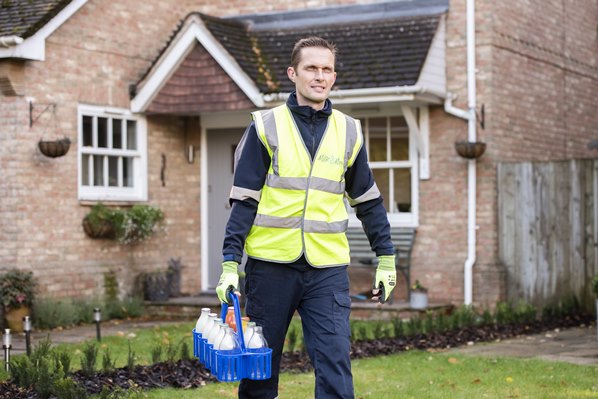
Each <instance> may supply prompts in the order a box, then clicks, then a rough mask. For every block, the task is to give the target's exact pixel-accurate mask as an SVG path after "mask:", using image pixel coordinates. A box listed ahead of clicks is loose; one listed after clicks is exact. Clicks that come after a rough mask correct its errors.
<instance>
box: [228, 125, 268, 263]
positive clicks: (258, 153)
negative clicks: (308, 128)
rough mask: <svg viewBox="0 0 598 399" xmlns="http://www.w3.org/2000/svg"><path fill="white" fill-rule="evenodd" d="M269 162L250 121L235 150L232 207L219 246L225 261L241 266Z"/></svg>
mask: <svg viewBox="0 0 598 399" xmlns="http://www.w3.org/2000/svg"><path fill="white" fill-rule="evenodd" d="M270 161H271V160H270V156H269V154H268V151H267V150H266V147H264V145H263V144H262V142H261V141H260V139H259V137H258V134H257V131H256V129H255V125H254V123H253V122H251V124H250V125H249V126H248V127H247V129H246V130H245V134H244V135H243V137H242V138H241V141H240V142H239V145H238V146H237V149H236V150H235V162H234V174H233V187H232V189H231V192H230V197H229V202H230V204H231V206H232V207H231V213H230V217H229V219H228V223H227V224H226V230H225V233H224V243H223V245H222V255H223V259H224V260H225V261H228V260H234V261H236V262H238V263H241V260H242V259H243V247H244V246H245V239H246V238H247V235H248V234H249V230H250V229H251V226H252V225H253V221H254V219H255V215H256V213H257V207H258V204H259V201H260V198H261V193H262V187H263V186H264V182H265V181H266V174H267V173H268V168H269V167H270Z"/></svg>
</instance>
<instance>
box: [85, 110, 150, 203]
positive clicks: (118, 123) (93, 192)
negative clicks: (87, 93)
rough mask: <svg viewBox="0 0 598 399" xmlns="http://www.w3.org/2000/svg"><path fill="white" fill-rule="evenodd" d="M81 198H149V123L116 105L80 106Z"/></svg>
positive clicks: (126, 199) (125, 199)
mask: <svg viewBox="0 0 598 399" xmlns="http://www.w3.org/2000/svg"><path fill="white" fill-rule="evenodd" d="M78 118H79V140H78V143H79V145H78V149H79V199H82V200H104V201H111V200H112V201H145V200H146V199H147V155H146V153H147V151H146V125H145V120H144V119H143V118H141V117H138V116H134V115H132V114H131V113H130V112H129V111H127V110H123V109H115V108H105V107H93V106H83V105H82V106H79V116H78Z"/></svg>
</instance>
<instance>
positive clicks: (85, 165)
mask: <svg viewBox="0 0 598 399" xmlns="http://www.w3.org/2000/svg"><path fill="white" fill-rule="evenodd" d="M81 182H82V184H83V185H84V186H89V155H87V154H83V155H82V156H81Z"/></svg>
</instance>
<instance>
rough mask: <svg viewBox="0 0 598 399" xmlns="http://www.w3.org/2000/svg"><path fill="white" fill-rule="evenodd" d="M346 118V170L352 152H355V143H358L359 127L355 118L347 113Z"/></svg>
mask: <svg viewBox="0 0 598 399" xmlns="http://www.w3.org/2000/svg"><path fill="white" fill-rule="evenodd" d="M345 119H346V125H347V133H346V137H345V140H346V141H345V143H346V147H345V170H347V167H348V166H349V159H351V154H353V147H355V143H357V127H356V126H355V119H353V118H351V117H350V116H347V115H345Z"/></svg>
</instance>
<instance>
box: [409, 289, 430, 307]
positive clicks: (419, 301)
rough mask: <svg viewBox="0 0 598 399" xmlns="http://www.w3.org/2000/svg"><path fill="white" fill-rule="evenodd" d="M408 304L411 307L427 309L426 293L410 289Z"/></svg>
mask: <svg viewBox="0 0 598 399" xmlns="http://www.w3.org/2000/svg"><path fill="white" fill-rule="evenodd" d="M409 306H411V309H418V310H424V309H427V308H428V293H427V292H423V291H411V294H410V295H409Z"/></svg>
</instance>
